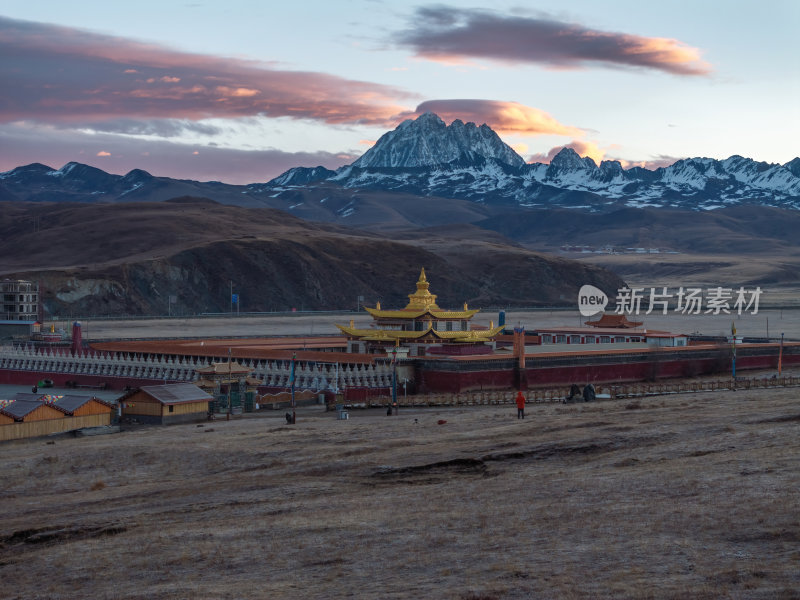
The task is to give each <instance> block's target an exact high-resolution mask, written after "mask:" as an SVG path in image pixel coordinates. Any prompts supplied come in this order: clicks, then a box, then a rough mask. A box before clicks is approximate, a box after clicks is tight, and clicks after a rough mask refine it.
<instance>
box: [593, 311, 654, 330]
mask: <svg viewBox="0 0 800 600" xmlns="http://www.w3.org/2000/svg"><path fill="white" fill-rule="evenodd" d="M585 324H586V325H589V326H591V327H607V328H610V329H633V328H634V327H641V326H642V321H628V317H626V316H625V315H616V314H615V315H607V314H605V313H603V316H602V317H600V318H599V319H598V320H597V321H585Z"/></svg>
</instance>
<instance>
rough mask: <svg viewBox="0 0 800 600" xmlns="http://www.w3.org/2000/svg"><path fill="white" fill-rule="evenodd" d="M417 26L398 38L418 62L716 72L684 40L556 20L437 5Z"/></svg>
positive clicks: (417, 17) (425, 12)
mask: <svg viewBox="0 0 800 600" xmlns="http://www.w3.org/2000/svg"><path fill="white" fill-rule="evenodd" d="M414 23H415V26H414V28H413V29H410V30H408V31H403V32H400V33H399V34H398V35H397V36H396V40H397V42H398V43H399V44H400V45H403V46H408V47H410V48H412V49H413V50H414V51H415V52H416V54H417V56H419V57H422V58H427V59H429V60H434V61H440V62H444V63H447V64H464V63H465V62H467V61H468V59H485V60H492V61H496V62H503V63H509V64H519V63H537V64H542V65H546V66H549V67H553V68H582V67H586V66H588V65H605V66H622V67H634V68H643V69H654V70H658V71H665V72H667V73H671V74H673V75H707V74H709V73H710V72H711V66H710V65H709V64H708V63H706V62H704V61H703V60H702V59H701V53H700V50H699V49H697V48H694V47H692V46H689V45H688V44H685V43H684V42H681V41H680V40H676V39H671V38H662V37H646V36H640V35H635V34H629V33H619V32H609V31H600V30H597V29H590V28H588V27H584V26H583V25H579V24H577V23H567V22H563V21H557V20H555V19H551V18H531V17H522V16H502V15H497V14H495V13H493V12H489V11H484V10H475V9H457V8H453V7H449V6H436V7H426V8H420V9H417V13H416V15H415V18H414Z"/></svg>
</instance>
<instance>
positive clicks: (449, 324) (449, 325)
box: [447, 321, 453, 331]
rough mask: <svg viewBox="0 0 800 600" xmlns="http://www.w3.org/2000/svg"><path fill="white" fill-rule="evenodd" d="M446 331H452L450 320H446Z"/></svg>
mask: <svg viewBox="0 0 800 600" xmlns="http://www.w3.org/2000/svg"><path fill="white" fill-rule="evenodd" d="M447 331H453V322H452V321H448V322H447Z"/></svg>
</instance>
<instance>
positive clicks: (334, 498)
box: [0, 389, 800, 600]
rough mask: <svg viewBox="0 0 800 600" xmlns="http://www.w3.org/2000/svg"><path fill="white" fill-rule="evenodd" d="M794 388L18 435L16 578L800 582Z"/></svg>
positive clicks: (343, 591)
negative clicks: (519, 409) (87, 434)
mask: <svg viewBox="0 0 800 600" xmlns="http://www.w3.org/2000/svg"><path fill="white" fill-rule="evenodd" d="M799 394H800V392H799V391H798V390H797V389H782V390H774V391H769V392H765V391H763V390H760V391H753V392H736V393H726V394H721V393H718V394H702V395H701V394H698V395H680V396H679V395H673V396H662V397H653V398H648V399H641V400H618V401H604V402H597V403H592V404H578V405H560V404H548V405H529V407H528V409H527V411H526V412H527V415H526V418H525V419H524V420H522V421H520V420H517V419H516V418H515V410H513V409H512V408H510V407H470V408H468V409H466V408H465V409H451V410H444V409H442V410H438V409H428V410H422V409H420V410H410V409H409V410H406V411H403V413H402V414H400V415H399V416H395V417H387V416H386V415H385V414H384V413H383V412H382V411H381V412H373V411H362V412H352V413H351V418H350V420H346V421H337V420H336V419H335V417H334V416H333V415H332V414H330V413H327V414H326V413H324V412H321V409H320V408H319V407H309V408H305V409H302V410H301V411H300V412H299V414H298V422H297V424H296V425H295V426H286V425H285V424H284V420H283V414H282V413H279V414H275V412H269V413H259V414H256V415H252V416H247V417H245V418H241V419H237V420H233V421H230V422H226V421H222V422H219V421H216V422H211V423H207V424H202V425H199V426H196V425H182V426H172V427H167V428H160V427H152V428H143V429H138V430H135V431H129V432H124V433H122V434H118V435H107V436H102V437H94V438H65V437H61V438H57V439H52V440H44V439H38V440H31V441H25V442H11V443H7V444H5V445H3V447H2V452H3V457H4V460H3V467H4V468H3V474H2V486H0V506H1V507H2V514H3V518H2V521H0V523H1V525H0V580H2V582H3V593H2V595H3V597H5V598H20V599H22V598H24V599H26V600H27V599H32V598H53V599H56V598H70V599H71V598H119V599H125V598H156V599H167V598H169V599H172V598H175V599H178V598H201V599H204V598H208V599H212V598H231V599H234V598H448V599H458V600H460V599H471V600H478V599H484V600H488V599H495V598H498V599H499V598H502V599H506V598H508V599H512V598H567V599H570V598H764V599H767V598H769V599H773V598H798V597H800V592H798V590H799V589H800V514H799V513H798V500H800V492H798V490H800V435H798V433H800V430H799V429H798V428H799V427H800V405H798V395H799ZM440 421H446V423H442V424H440V423H439V422H440Z"/></svg>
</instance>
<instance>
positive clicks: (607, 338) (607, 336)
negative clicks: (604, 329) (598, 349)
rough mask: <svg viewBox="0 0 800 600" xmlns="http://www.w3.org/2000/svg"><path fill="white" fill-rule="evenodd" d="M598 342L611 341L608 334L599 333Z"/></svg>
mask: <svg viewBox="0 0 800 600" xmlns="http://www.w3.org/2000/svg"><path fill="white" fill-rule="evenodd" d="M600 343H601V344H610V343H611V336H610V335H601V336H600Z"/></svg>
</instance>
